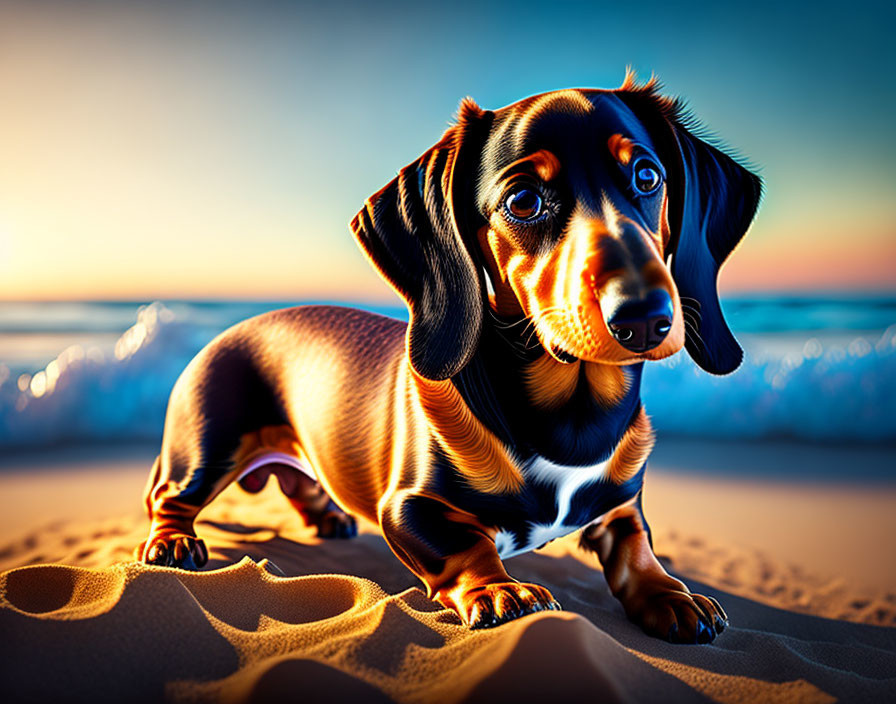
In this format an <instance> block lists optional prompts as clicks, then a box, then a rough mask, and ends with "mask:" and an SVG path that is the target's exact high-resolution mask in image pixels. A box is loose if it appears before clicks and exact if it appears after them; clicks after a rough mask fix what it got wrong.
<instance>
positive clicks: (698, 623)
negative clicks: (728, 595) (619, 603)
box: [626, 589, 728, 644]
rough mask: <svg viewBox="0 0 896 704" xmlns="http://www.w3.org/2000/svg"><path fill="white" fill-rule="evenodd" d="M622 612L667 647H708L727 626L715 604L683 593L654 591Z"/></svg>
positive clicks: (704, 598)
mask: <svg viewBox="0 0 896 704" xmlns="http://www.w3.org/2000/svg"><path fill="white" fill-rule="evenodd" d="M626 612H627V613H628V615H629V618H630V619H631V620H632V621H634V622H635V623H637V624H638V625H639V626H641V628H642V629H644V632H645V633H647V634H648V635H651V636H654V637H656V638H663V639H664V640H668V641H669V642H670V643H691V644H694V643H711V642H712V641H713V640H714V639H715V637H716V636H717V635H718V634H719V633H721V632H722V631H724V630H725V627H726V626H727V625H728V616H727V615H726V614H725V610H724V609H723V608H722V605H721V604H719V602H718V601H716V600H715V599H714V598H712V597H711V596H703V595H702V594H692V593H691V592H688V591H686V590H684V591H682V590H678V589H666V590H659V591H656V592H654V593H652V594H650V595H649V596H646V597H644V598H643V599H640V600H637V602H636V604H633V605H630V606H629V607H628V608H626Z"/></svg>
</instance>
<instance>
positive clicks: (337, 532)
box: [317, 508, 358, 538]
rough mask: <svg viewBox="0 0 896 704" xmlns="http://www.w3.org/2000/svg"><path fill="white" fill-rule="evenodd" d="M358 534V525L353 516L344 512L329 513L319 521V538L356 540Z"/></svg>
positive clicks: (334, 511)
mask: <svg viewBox="0 0 896 704" xmlns="http://www.w3.org/2000/svg"><path fill="white" fill-rule="evenodd" d="M357 534H358V524H357V522H356V521H355V519H354V517H353V516H349V515H348V514H347V513H345V512H344V511H341V510H339V509H338V508H337V509H335V510H331V511H327V512H326V513H324V514H323V515H322V516H321V517H320V518H319V519H318V521H317V537H318V538H354V537H355V536H356V535H357Z"/></svg>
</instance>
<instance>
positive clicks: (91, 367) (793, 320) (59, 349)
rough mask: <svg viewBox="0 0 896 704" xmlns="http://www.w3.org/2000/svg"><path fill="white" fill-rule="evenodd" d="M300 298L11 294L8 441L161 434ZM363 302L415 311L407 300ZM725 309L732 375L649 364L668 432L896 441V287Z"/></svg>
mask: <svg viewBox="0 0 896 704" xmlns="http://www.w3.org/2000/svg"><path fill="white" fill-rule="evenodd" d="M309 302H310V301H309ZM300 303H307V302H296V301H264V302H257V301H227V302H222V301H214V302H208V301H156V302H151V303H137V302H125V301H116V302H108V301H103V302H57V303H52V302H51V303H47V302H40V303H19V302H15V303H0V448H7V449H27V448H38V447H45V446H48V445H53V444H67V443H95V442H113V441H114V442H130V441H135V442H136V441H141V442H142V441H157V440H158V439H160V437H161V432H162V425H163V420H164V414H165V407H166V403H167V398H168V393H169V391H170V389H171V386H172V385H173V383H174V381H175V379H176V378H177V376H178V374H179V373H180V372H181V370H182V369H183V368H184V366H185V365H186V364H187V362H189V360H190V359H191V358H192V357H193V355H195V354H196V352H198V351H199V350H200V349H201V348H202V347H203V346H204V345H205V344H206V343H207V342H208V341H209V340H211V339H212V338H213V337H214V336H215V335H217V334H218V333H219V332H221V331H222V330H224V329H226V328H227V327H229V326H230V325H232V324H234V323H236V322H238V321H240V320H243V319H245V318H248V317H251V316H253V315H258V314H260V313H263V312H265V311H268V310H273V309H276V308H281V307H286V306H289V305H297V304H300ZM355 305H356V307H359V308H365V309H367V310H373V311H375V312H378V313H382V314H384V315H390V316H393V317H396V318H401V319H405V320H406V319H407V312H406V310H405V308H404V307H403V306H401V307H399V306H397V305H396V306H394V307H390V306H370V305H366V304H355ZM723 307H724V309H725V311H726V316H727V319H728V322H729V324H730V326H731V328H732V330H734V332H735V335H736V336H737V337H738V339H739V340H740V342H741V344H742V345H743V347H744V350H745V353H746V354H745V361H744V364H743V365H742V366H741V367H740V369H738V370H737V371H736V372H735V373H734V374H731V375H729V376H726V377H713V376H711V375H709V374H706V373H704V372H703V371H701V370H699V369H698V368H697V367H696V366H695V365H694V364H693V363H692V362H691V360H690V358H689V357H688V356H687V354H686V353H684V352H682V353H680V354H678V355H675V356H674V357H671V358H669V359H667V360H664V361H662V362H657V363H650V364H648V365H647V366H646V368H645V372H644V383H643V387H642V388H643V393H642V397H643V400H644V404H645V406H646V408H647V410H648V413H649V414H650V416H651V418H652V420H653V424H654V426H655V427H656V429H657V430H658V432H659V433H660V434H664V435H679V436H683V437H707V438H718V439H741V440H743V439H772V438H774V439H796V440H804V441H811V442H813V443H857V442H858V443H870V444H892V443H896V295H891V296H885V295H883V296H858V295H856V296H824V295H815V296H801V297H796V296H772V295H768V296H764V297H740V298H729V299H726V300H725V301H724V302H723Z"/></svg>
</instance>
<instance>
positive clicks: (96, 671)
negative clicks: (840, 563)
mask: <svg viewBox="0 0 896 704" xmlns="http://www.w3.org/2000/svg"><path fill="white" fill-rule="evenodd" d="M85 472H86V470H85ZM41 476H43V481H44V482H45V485H46V486H49V485H54V486H56V489H57V491H55V492H53V495H54V496H56V497H57V498H58V497H65V496H66V492H65V491H62V489H63V488H64V487H63V486H60V483H61V484H64V482H65V480H64V479H63V478H56V479H55V480H48V479H47V477H48V476H49V475H47V474H43V475H41ZM65 476H67V477H71V476H72V474H71V472H69V474H68V475H65ZM115 476H116V477H118V479H117V481H120V482H121V483H122V484H127V483H128V482H127V481H125V480H124V479H122V477H124V476H130V475H128V473H127V472H122V473H117V474H115ZM32 479H33V480H34V481H37V482H38V483H39V482H40V481H41V479H40V476H38V475H35V477H33V478H32ZM101 479H102V478H101ZM101 479H100V480H101ZM106 479H108V477H106ZM138 480H142V472H140V473H138V472H136V471H134V472H133V481H134V482H135V483H137V486H136V492H137V493H136V494H135V495H137V496H138V495H139V481H138ZM22 481H25V480H22ZM90 481H92V480H91V479H90V478H89V476H88V474H85V473H84V472H82V473H81V475H80V480H79V481H78V485H79V486H80V487H81V489H82V490H86V487H87V486H88V485H89V483H90ZM109 484H110V482H108V481H106V485H107V487H108V485H109ZM661 485H662V482H657V483H655V485H654V487H653V490H654V491H655V496H653V495H652V497H651V504H653V503H656V504H657V505H659V504H660V503H661V500H662V499H667V500H669V499H672V498H674V493H670V492H671V490H666V489H662V487H661ZM32 486H33V485H32ZM0 488H3V483H2V480H0ZM116 491H119V490H118V489H116ZM13 494H15V491H13V492H12V494H10V493H7V494H6V496H7V497H9V496H12V495H13ZM67 495H68V496H69V497H71V496H72V493H71V492H69V493H68V494H67ZM123 499H124V497H121V496H119V497H118V499H113V498H111V497H110V498H109V500H108V501H107V502H106V505H105V507H103V506H97V507H95V509H94V511H93V514H94V515H95V516H97V517H96V518H86V517H84V516H83V515H81V514H80V511H81V510H82V508H81V507H77V508H73V509H72V510H76V515H67V514H70V512H66V511H65V510H63V509H62V508H61V507H57V509H58V514H59V515H60V516H63V517H62V518H59V519H56V520H54V521H51V522H49V523H48V522H47V521H45V520H41V521H38V525H31V526H24V525H20V526H19V527H20V528H24V529H25V530H23V531H19V535H18V537H13V538H11V539H9V540H7V541H6V542H5V544H0V570H5V571H4V572H2V574H0V633H2V634H3V637H2V638H0V683H2V689H3V691H4V693H5V696H4V700H6V701H72V700H74V701H87V700H91V701H95V700H107V701H157V700H159V699H161V698H165V699H167V700H170V701H224V702H243V701H268V700H271V699H274V698H276V697H277V696H278V695H279V696H287V695H288V696H290V698H296V699H297V698H299V697H301V699H302V700H304V701H322V700H324V699H326V700H327V701H372V702H377V701H389V700H396V701H402V702H459V701H489V702H495V701H539V700H543V701H556V702H563V701H584V700H586V699H588V700H593V699H595V698H596V699H598V700H605V701H663V702H666V701H668V702H674V701H717V702H725V703H728V702H732V703H734V702H746V701H763V702H791V701H797V702H833V701H888V700H890V701H892V700H893V698H894V696H896V629H894V628H891V627H887V628H882V627H880V626H874V625H868V624H872V623H878V624H887V625H890V626H892V625H893V624H894V623H896V597H894V595H893V594H892V593H889V592H887V591H886V590H878V591H877V592H875V591H874V590H866V591H865V592H858V591H857V590H856V589H855V587H854V586H852V585H851V584H849V583H848V582H845V581H844V580H843V579H842V578H841V579H839V580H838V579H835V578H830V577H820V576H813V575H812V574H810V573H807V572H806V571H805V570H804V569H803V568H800V567H798V566H788V565H787V564H786V562H783V561H779V560H776V559H773V558H772V557H770V556H769V554H765V553H762V552H757V551H755V550H752V549H749V548H745V547H742V546H738V545H736V544H731V543H729V542H726V541H725V539H724V536H719V535H714V537H713V539H712V540H709V539H706V538H704V537H698V536H697V535H695V534H687V533H681V532H676V533H673V532H672V531H671V530H670V529H669V528H668V527H661V528H660V529H659V530H658V531H657V537H656V542H657V549H658V552H659V553H661V554H663V555H666V556H667V559H668V560H669V561H670V563H671V567H672V569H674V570H677V572H678V573H679V574H680V575H681V576H683V577H684V578H685V579H686V580H687V581H689V583H690V584H691V586H692V588H694V589H697V590H700V591H703V592H704V593H709V594H712V595H714V596H716V597H717V598H718V599H719V600H720V601H722V603H723V604H724V606H725V608H726V609H727V611H728V614H729V616H730V618H731V623H732V625H731V627H730V628H729V629H728V630H727V631H726V632H725V633H724V634H722V635H721V636H720V637H719V638H718V639H717V640H716V642H715V643H714V644H712V645H711V646H673V645H670V644H667V643H664V642H661V641H657V640H654V639H651V638H648V637H647V636H645V635H644V634H643V633H641V632H640V630H639V629H638V628H637V627H635V626H634V625H632V624H631V623H629V622H628V621H627V620H626V619H625V616H624V614H623V613H622V609H621V607H620V606H619V604H618V602H617V601H616V600H615V599H614V598H613V597H612V596H611V595H610V594H609V591H608V589H607V587H606V583H605V581H604V579H603V575H602V574H601V573H600V571H599V570H598V569H597V567H596V564H595V563H594V561H593V557H591V556H590V555H587V554H584V553H581V552H580V551H579V550H578V549H577V548H576V546H575V540H574V538H567V539H562V540H559V541H555V542H554V543H552V544H550V545H549V546H547V547H546V548H545V549H544V550H542V551H539V552H538V553H532V554H528V555H523V556H520V557H517V558H513V559H511V560H508V561H507V566H508V570H509V571H510V572H511V574H513V575H514V576H516V577H517V578H519V579H524V580H530V581H535V582H539V583H541V584H544V585H546V586H548V587H549V588H550V589H551V590H552V591H553V593H554V594H555V596H557V598H558V599H559V600H560V602H561V603H562V604H563V606H564V608H565V609H566V610H565V611H564V612H561V613H544V614H538V615H535V616H531V617H527V618H525V619H521V620H518V621H515V622H512V623H510V624H507V625H505V626H502V627H500V628H498V629H494V630H489V631H479V632H470V631H469V630H467V629H466V628H465V627H464V626H462V625H461V624H460V622H459V621H458V619H457V618H456V617H455V616H454V615H453V614H452V613H449V612H447V611H444V610H441V609H440V608H439V607H438V606H437V605H435V604H433V603H432V602H430V601H428V600H427V599H426V598H425V597H424V596H423V594H422V592H421V591H420V590H419V589H418V584H417V582H416V579H415V578H414V577H413V575H411V574H410V573H409V572H408V571H407V570H406V569H405V568H404V567H403V566H402V565H401V564H400V563H399V562H398V560H397V559H396V558H395V557H394V556H393V555H392V553H391V552H390V551H389V549H388V547H387V546H386V545H385V543H384V541H383V540H382V538H381V537H379V536H378V535H377V534H376V533H375V531H374V529H373V527H372V526H362V534H361V535H360V536H359V537H358V538H357V539H354V540H350V541H320V540H318V539H316V538H315V537H314V536H313V534H312V533H311V531H309V530H308V529H306V528H304V527H303V526H302V525H301V522H300V521H299V519H298V517H297V516H296V515H295V514H294V513H292V512H291V510H290V509H289V506H288V504H287V503H286V502H285V501H284V500H283V498H282V497H281V496H279V494H278V493H277V491H276V490H275V489H273V487H268V488H267V489H265V490H264V491H263V492H262V493H261V494H259V495H256V496H251V497H249V496H246V495H245V494H243V493H242V492H240V491H239V490H238V489H237V488H236V487H233V488H231V489H228V490H227V491H226V492H225V494H223V495H222V496H221V497H220V498H219V499H218V500H217V501H216V502H215V503H214V504H213V505H212V506H211V507H209V509H207V510H206V511H205V512H204V513H203V514H202V516H201V517H200V523H199V525H198V529H199V531H200V533H201V534H202V535H203V537H204V538H205V539H206V540H207V542H208V544H209V546H210V548H211V561H210V565H209V569H208V571H204V572H201V573H186V572H182V571H178V570H171V569H164V568H153V567H147V566H145V565H140V564H137V563H134V562H132V561H131V551H132V549H133V546H134V545H135V544H137V543H138V542H139V541H140V540H142V539H143V537H144V533H145V531H146V528H147V521H146V519H145V518H144V517H143V516H142V515H141V514H140V512H139V510H138V508H137V505H136V503H135V504H134V509H133V510H131V511H127V512H121V510H118V508H119V507H118V504H117V503H116V501H117V500H123ZM125 505H126V504H125ZM19 520H20V521H21V520H22V519H21V518H20V519H19ZM660 523H662V521H661V522H660ZM694 577H698V578H699V582H695V580H694V579H693V578H694ZM701 582H702V583H701ZM776 607H784V608H786V609H788V610H782V609H781V608H776ZM795 609H798V610H800V611H802V612H803V613H796V612H795ZM822 616H827V617H831V618H837V619H849V620H850V621H853V622H847V621H844V620H830V619H829V618H822ZM860 621H863V622H865V623H856V622H860Z"/></svg>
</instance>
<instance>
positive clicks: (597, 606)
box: [206, 521, 896, 701]
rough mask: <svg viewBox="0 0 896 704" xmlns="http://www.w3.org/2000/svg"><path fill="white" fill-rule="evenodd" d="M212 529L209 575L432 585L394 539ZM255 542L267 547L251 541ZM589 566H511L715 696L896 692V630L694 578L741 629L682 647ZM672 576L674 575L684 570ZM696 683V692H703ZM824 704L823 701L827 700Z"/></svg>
mask: <svg viewBox="0 0 896 704" xmlns="http://www.w3.org/2000/svg"><path fill="white" fill-rule="evenodd" d="M206 524H207V525H209V526H212V527H214V528H215V529H217V530H219V531H225V532H228V533H230V535H231V537H232V540H233V542H232V543H231V545H230V546H227V547H213V549H212V558H211V559H210V561H209V564H208V566H207V567H206V569H217V568H221V567H226V566H227V565H230V564H233V563H236V562H239V561H240V560H242V559H243V558H244V557H245V556H248V557H250V558H251V559H252V560H254V561H256V562H260V561H261V560H263V559H267V560H269V561H270V562H271V563H273V564H274V565H276V567H272V568H269V570H270V571H273V572H274V573H275V574H276V573H277V572H280V573H282V576H284V577H302V576H308V575H317V574H344V575H349V576H355V577H362V578H364V579H368V580H371V581H373V582H375V583H376V584H378V585H379V586H380V587H381V588H382V589H383V590H384V591H386V592H387V593H390V594H397V593H401V592H404V591H406V590H408V589H409V588H413V587H416V588H419V589H421V591H422V584H421V583H420V582H419V581H418V580H417V578H416V577H415V576H414V575H413V574H412V573H411V572H410V571H409V570H408V569H407V568H406V567H404V565H402V564H401V563H400V562H399V560H398V559H397V558H396V557H395V555H394V554H393V553H392V551H391V550H390V549H389V547H388V545H387V544H386V542H385V540H384V539H383V538H382V537H381V536H380V535H377V534H374V533H371V532H362V533H361V534H360V535H358V536H357V537H356V538H352V539H349V540H340V539H329V540H315V541H308V542H299V541H297V540H292V539H289V538H285V537H283V536H280V535H276V534H270V533H269V535H270V536H271V537H267V536H263V532H265V531H269V529H268V528H261V527H251V526H241V525H236V524H228V523H218V522H213V521H206ZM247 535H255V536H256V537H262V539H261V540H257V541H251V540H241V537H244V536H247ZM589 561H590V556H586V557H585V558H583V559H578V558H577V557H574V556H572V555H564V556H562V557H554V556H550V555H546V554H540V553H528V554H525V555H521V556H519V557H515V558H512V559H510V560H507V561H506V563H505V564H506V567H507V571H508V572H509V573H510V574H511V575H512V576H513V577H515V578H516V579H519V580H520V581H530V582H535V583H538V584H542V585H544V586H546V587H548V588H549V589H550V590H551V591H552V592H553V594H554V596H555V597H556V598H557V599H558V601H559V602H560V603H561V604H562V605H563V608H564V610H565V611H566V612H568V613H573V614H577V615H579V616H581V617H582V618H584V619H586V620H587V621H588V622H589V623H590V624H592V625H593V626H594V627H596V628H597V629H598V630H600V631H602V632H603V633H604V634H606V635H608V636H610V637H611V638H612V639H613V640H614V641H616V644H617V645H618V647H620V648H623V649H625V650H627V651H628V652H630V653H634V654H635V655H637V656H638V657H639V658H640V659H641V660H645V661H647V662H649V663H650V664H652V665H654V666H655V667H659V668H660V669H663V670H665V671H667V672H669V673H671V674H673V675H674V676H675V677H678V678H679V679H684V680H685V681H687V676H688V675H687V673H688V672H690V673H692V674H693V677H694V678H695V682H696V681H698V680H700V678H709V680H713V678H715V679H716V680H718V679H719V678H721V680H722V681H721V682H716V685H714V687H715V689H714V690H713V691H715V690H716V689H718V688H719V687H724V686H727V685H726V684H725V682H729V680H730V678H732V677H734V678H745V681H746V680H749V681H750V682H753V683H755V684H756V686H757V687H760V689H757V692H756V693H757V696H760V698H763V697H766V696H767V695H770V694H771V693H770V692H768V691H765V693H764V694H762V692H763V691H764V690H762V689H761V687H762V686H763V685H765V684H768V683H770V682H772V683H778V684H780V685H781V686H782V687H783V686H784V683H793V682H795V681H797V680H804V681H805V683H808V684H810V685H811V686H812V687H813V691H814V688H817V689H818V690H820V692H817V694H819V695H830V696H831V697H836V698H838V699H841V700H843V699H845V700H855V699H856V697H857V696H858V697H859V698H860V699H861V698H863V696H865V697H867V698H870V699H875V698H876V697H877V696H879V695H880V692H881V687H882V686H887V687H893V686H894V685H896V680H894V679H893V678H892V673H894V672H896V629H892V628H885V627H880V626H870V625H864V624H857V623H850V622H845V621H834V620H831V619H825V618H820V617H816V616H810V615H806V614H800V613H793V612H788V611H783V610H781V609H777V608H774V607H771V606H767V605H765V604H761V603H759V602H756V601H752V600H750V599H746V598H743V597H739V596H736V595H734V594H730V593H728V592H725V591H723V590H720V589H717V588H715V587H713V586H711V585H707V584H701V583H699V582H695V581H693V580H688V579H685V580H684V581H685V582H686V583H687V584H688V586H689V587H690V588H691V590H692V591H696V592H700V593H703V594H708V595H711V596H714V597H715V598H717V599H718V600H719V601H720V602H721V603H722V604H723V606H724V607H725V609H726V611H727V612H728V615H729V618H730V621H731V625H730V626H729V628H728V629H726V631H725V632H724V633H722V634H721V635H720V636H719V637H717V638H716V640H715V641H714V642H713V643H712V644H710V645H700V646H687V645H672V644H669V643H666V642H664V641H661V640H658V639H655V638H651V637H649V636H647V635H645V634H644V633H643V632H642V631H641V630H640V629H639V628H638V627H637V626H635V625H634V624H632V623H631V622H630V621H629V620H628V619H627V618H626V616H625V613H624V612H623V610H622V607H621V605H620V604H619V602H618V601H617V600H616V599H615V598H614V597H613V596H612V594H611V593H610V591H609V588H608V587H607V584H606V581H605V580H604V577H603V574H602V573H601V571H600V569H599V567H598V565H597V562H596V560H594V561H593V564H589ZM672 568H673V571H674V565H672ZM415 602H419V603H420V604H421V605H426V604H431V610H433V611H438V610H439V609H440V607H439V606H438V605H437V604H435V603H433V602H428V601H427V600H426V599H425V597H423V596H422V594H421V595H420V598H419V599H415ZM445 615H446V617H448V616H449V614H447V613H446V614H445ZM455 618H456V617H453V616H452V617H450V618H447V619H446V622H454V619H455ZM457 623H458V624H459V621H458V622H457ZM434 635H435V634H434ZM676 668H678V669H677V670H676ZM683 673H684V674H683ZM845 674H848V676H844V675H845ZM757 678H759V679H757ZM733 681H734V680H730V682H733ZM695 682H689V684H691V686H696V685H695ZM730 682H729V684H730ZM698 689H699V687H698ZM706 693H709V692H706ZM784 693H785V692H784V691H783V690H782V691H779V692H778V693H777V694H779V695H783V694H784ZM804 693H805V692H804ZM791 694H793V695H796V694H797V692H795V691H794V692H791ZM810 699H811V697H810ZM824 699H825V698H824V696H821V698H820V699H819V701H821V700H824ZM828 701H830V700H828Z"/></svg>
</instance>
